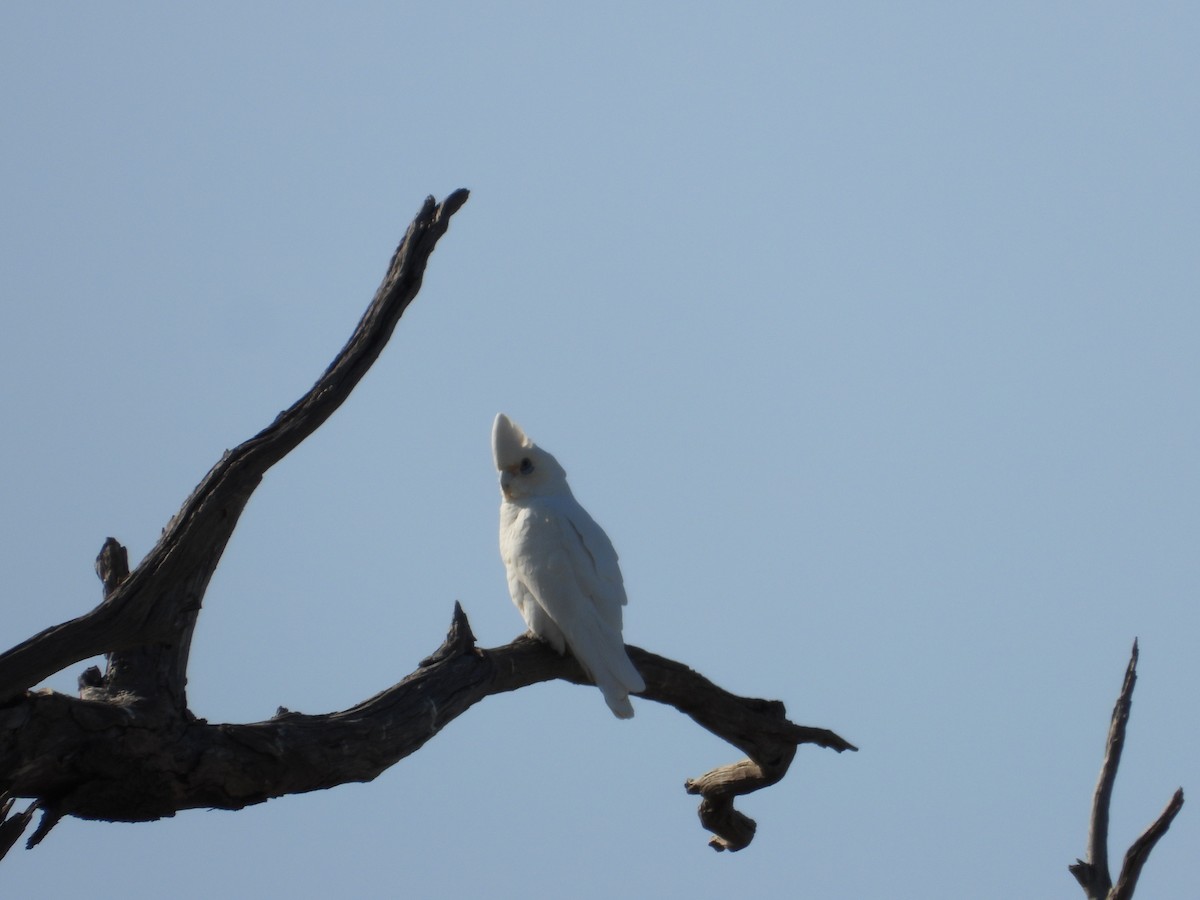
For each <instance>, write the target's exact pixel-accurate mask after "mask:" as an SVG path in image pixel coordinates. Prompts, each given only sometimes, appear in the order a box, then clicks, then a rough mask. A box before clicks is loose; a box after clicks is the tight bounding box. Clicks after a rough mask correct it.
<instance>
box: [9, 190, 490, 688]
mask: <svg viewBox="0 0 1200 900" xmlns="http://www.w3.org/2000/svg"><path fill="white" fill-rule="evenodd" d="M466 200H467V192H466V191H465V190H459V191H455V192H454V193H453V194H451V195H450V196H449V197H447V198H446V200H445V201H444V202H443V203H441V204H438V203H436V202H435V201H434V199H433V198H432V197H430V198H428V199H427V200H426V201H425V205H424V206H423V207H422V209H421V211H420V212H419V213H418V214H417V217H416V218H415V219H414V220H413V223H412V224H411V225H410V226H409V229H408V232H407V233H406V234H405V236H404V239H403V241H401V243H400V246H399V247H398V248H397V250H396V253H395V254H394V256H393V257H392V261H391V265H390V266H389V267H388V271H387V275H386V276H385V277H384V279H383V283H382V284H381V285H380V287H379V290H378V291H377V292H376V294H375V299H374V300H373V301H372V302H371V305H370V306H369V307H368V308H367V311H366V313H365V314H364V315H363V318H362V320H361V321H360V322H359V324H358V327H357V328H356V329H355V331H354V334H353V335H352V336H351V338H350V340H349V342H348V343H347V344H346V346H345V347H344V348H343V349H342V351H341V352H340V353H339V354H338V355H337V357H336V358H335V359H334V361H333V362H332V363H331V364H330V365H329V368H328V369H326V371H325V373H324V374H323V375H322V376H321V378H320V379H319V380H318V381H317V383H316V384H314V385H313V387H312V389H311V390H309V391H308V393H306V394H305V395H304V396H303V397H301V398H300V400H298V401H297V402H296V403H295V404H294V405H293V406H292V407H291V408H290V409H287V410H285V411H284V412H282V413H280V414H279V416H278V417H277V418H276V420H275V421H274V422H273V423H272V424H271V425H270V426H268V427H267V428H265V429H263V430H262V431H261V432H259V433H258V434H257V435H255V436H254V437H253V438H251V439H250V440H248V441H246V442H245V443H243V444H241V445H240V446H238V447H237V448H236V449H234V450H233V451H231V452H228V453H226V454H225V455H224V456H223V457H222V458H221V460H220V461H219V462H218V463H217V464H216V465H215V466H214V467H213V468H212V470H211V471H210V472H209V473H208V475H207V476H205V478H204V480H203V481H201V483H200V484H199V485H198V486H197V487H196V489H195V490H194V491H193V492H192V495H191V496H190V497H189V498H188V499H187V501H186V502H185V503H184V504H183V508H182V509H181V510H180V511H179V513H178V514H177V515H176V516H175V517H174V518H173V519H172V520H171V522H170V524H169V525H168V526H167V528H166V529H165V530H164V532H163V535H162V537H161V538H160V539H159V541H158V543H157V544H156V545H155V547H154V549H153V550H151V551H150V553H149V554H147V556H146V558H145V559H143V560H142V562H141V563H140V564H139V565H138V567H137V569H136V570H135V571H134V572H133V573H132V574H131V575H129V577H128V578H126V579H125V580H124V581H123V582H122V583H120V585H119V586H117V587H116V588H115V589H114V590H113V591H112V592H111V593H109V594H108V595H107V596H106V597H105V599H104V601H103V602H102V603H100V605H99V606H97V607H96V608H95V609H93V610H92V611H91V612H89V613H86V614H85V615H82V616H80V617H79V618H77V619H72V620H71V621H69V622H65V623H63V624H61V625H56V626H54V627H53V628H48V629H46V630H45V631H43V632H41V633H40V634H38V635H35V636H34V637H32V638H30V639H29V640H27V641H25V642H23V643H21V644H18V645H17V646H16V647H13V648H12V649H11V650H9V651H7V652H6V653H4V654H0V703H3V702H6V701H9V700H12V699H13V698H15V697H16V696H18V695H19V694H20V692H21V691H23V690H25V689H26V688H29V687H31V686H33V685H35V684H37V683H38V682H39V681H41V680H42V679H44V678H46V677H48V676H50V675H52V674H54V673H55V672H58V671H59V670H61V669H63V668H65V667H66V666H69V665H70V664H71V663H73V662H78V661H79V660H82V659H87V658H88V657H90V656H97V655H99V654H102V653H111V652H114V651H122V650H129V649H132V648H135V647H145V646H149V645H155V644H157V645H162V646H163V647H165V648H166V649H165V650H164V651H163V653H162V654H161V656H160V657H159V660H160V661H165V666H166V667H165V669H164V671H163V679H164V680H165V682H166V684H165V685H164V687H166V688H167V689H168V690H169V692H170V693H171V694H172V695H173V699H174V705H176V706H178V707H179V708H182V707H183V705H184V703H185V699H184V684H185V681H186V678H185V675H186V670H187V656H188V651H189V648H190V646H191V636H192V629H193V627H194V626H195V621H196V616H197V614H198V613H199V611H200V606H201V602H202V600H203V598H204V592H205V590H206V589H207V587H208V582H209V579H210V578H211V576H212V573H213V571H214V570H215V569H216V566H217V564H218V563H219V562H220V559H221V554H222V553H223V552H224V549H225V545H226V543H227V542H228V540H229V537H230V535H231V534H232V533H233V529H234V527H235V526H236V525H237V522H238V518H239V517H240V515H241V513H242V510H243V509H244V508H245V505H246V502H247V501H248V500H249V499H250V495H251V494H252V493H253V491H254V489H255V487H257V486H258V483H259V481H260V480H261V479H262V476H263V474H264V473H265V472H266V471H267V470H268V469H269V468H270V467H271V466H272V465H274V464H275V463H276V462H278V461H279V460H280V459H282V458H283V457H284V456H285V455H287V453H288V452H290V451H291V450H292V449H294V448H295V447H296V446H297V445H298V444H299V443H300V442H301V441H303V440H304V439H305V438H306V437H308V435H310V434H312V433H313V432H314V431H315V430H316V429H317V428H318V427H320V425H321V424H322V423H323V422H325V420H326V419H328V418H329V416H330V415H332V414H333V412H334V410H336V409H337V408H338V406H340V405H341V403H342V401H344V400H345V399H346V397H347V396H349V394H350V392H351V391H352V390H353V389H354V387H355V385H357V384H358V382H359V380H361V378H362V377H363V375H364V374H366V372H367V370H368V369H369V368H370V366H371V364H372V363H373V362H374V361H375V359H376V358H377V357H378V356H379V353H380V351H382V349H383V347H384V346H385V345H386V344H387V341H388V338H389V337H391V334H392V330H393V329H394V328H395V326H396V323H397V321H399V319H400V316H401V315H402V314H403V313H404V310H405V309H406V308H407V307H408V304H409V303H410V302H412V300H413V298H414V297H415V296H416V294H417V291H418V290H419V289H420V287H421V281H422V278H423V276H424V272H425V265H426V263H427V261H428V259H429V256H430V254H431V253H432V252H433V250H434V247H435V246H436V245H437V241H438V239H439V238H440V237H441V236H442V235H443V234H445V232H446V229H447V227H448V226H449V223H450V217H451V216H452V215H454V213H455V212H456V211H457V210H458V209H460V208H461V207H462V205H463V204H464V203H465V202H466ZM102 577H104V576H103V575H102ZM105 585H106V588H107V587H108V579H105Z"/></svg>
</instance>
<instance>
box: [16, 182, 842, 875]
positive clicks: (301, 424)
mask: <svg viewBox="0 0 1200 900" xmlns="http://www.w3.org/2000/svg"><path fill="white" fill-rule="evenodd" d="M466 200H467V192H466V191H465V190H459V191H455V192H454V193H452V194H451V195H449V196H448V197H447V198H446V199H445V200H444V201H443V202H442V203H440V204H439V203H436V202H435V201H434V199H433V198H432V197H430V198H428V199H427V200H426V201H425V204H424V206H423V207H422V209H421V211H420V212H419V213H418V214H417V216H416V218H415V219H414V220H413V222H412V224H411V225H410V226H409V229H408V231H407V233H406V234H405V236H404V239H403V240H402V241H401V243H400V246H399V247H398V249H397V250H396V253H395V254H394V256H393V257H392V260H391V264H390V265H389V267H388V271H387V274H386V275H385V277H384V280H383V283H382V284H381V285H380V287H379V290H378V291H377V292H376V294H375V297H374V299H373V300H372V302H371V304H370V306H368V308H367V310H366V313H365V314H364V315H363V317H362V320H361V321H360V322H359V324H358V326H357V328H356V329H355V331H354V333H353V335H352V336H351V338H350V340H349V342H348V343H347V344H346V346H345V347H343V348H342V350H341V352H340V353H338V355H337V357H336V358H335V359H334V360H333V362H332V363H330V365H329V367H328V368H327V369H326V370H325V372H324V374H323V375H322V376H321V378H320V379H318V381H317V382H316V384H314V385H313V387H312V388H311V389H310V390H309V391H308V392H307V393H306V394H305V395H304V396H303V397H301V398H300V400H299V401H297V402H296V403H295V404H294V405H293V406H291V407H290V408H289V409H287V410H285V411H284V412H282V413H280V414H279V416H278V417H277V418H276V419H275V421H274V422H273V423H272V424H271V425H269V426H268V427H267V428H265V429H263V430H262V431H261V432H259V433H258V434H257V435H255V436H254V437H252V438H250V439H249V440H247V441H245V442H244V443H242V444H241V445H239V446H238V447H236V448H235V449H234V450H232V451H229V452H227V453H226V454H225V455H224V456H223V457H222V458H221V459H220V460H219V461H218V462H217V464H216V465H215V466H214V467H213V468H212V469H211V470H210V471H209V473H208V474H207V475H206V476H205V478H204V479H203V480H202V481H201V482H200V484H199V485H198V486H197V487H196V489H195V490H194V491H193V492H192V494H191V496H190V497H188V499H187V500H186V501H185V502H184V504H183V507H182V508H181V509H180V511H179V512H178V513H177V514H176V515H175V517H174V518H172V519H171V521H170V523H169V524H168V525H167V527H166V528H165V529H164V531H163V534H162V537H161V538H160V539H159V541H158V543H157V544H156V545H155V546H154V548H153V549H152V550H151V551H150V553H149V554H147V556H146V558H145V559H143V560H142V562H141V563H140V564H139V565H138V566H137V567H136V568H135V569H134V570H133V571H132V572H131V571H130V570H129V566H128V560H127V558H126V553H125V549H124V548H123V547H122V546H121V545H120V544H119V543H118V542H117V541H116V540H115V539H113V538H109V539H108V540H107V541H105V543H104V546H103V548H102V549H101V552H100V556H99V557H98V558H97V560H96V571H97V574H98V575H99V576H100V579H101V581H102V582H103V585H104V599H103V600H102V601H101V602H100V604H99V605H98V606H96V607H95V608H94V609H93V610H91V611H90V612H88V613H85V614H84V615H82V616H80V617H78V618H76V619H72V620H71V621H69V622H65V623H63V624H61V625H57V626H55V627H53V628H48V629H46V630H45V631H43V632H41V633H40V634H37V635H34V636H33V637H31V638H29V639H28V640H26V641H24V642H22V643H20V644H18V645H17V646H15V647H13V648H12V649H10V650H8V651H7V652H5V653H3V654H0V856H3V854H4V852H6V851H7V850H8V848H9V847H11V846H12V844H13V843H14V842H15V841H16V840H17V838H18V837H19V836H20V834H21V833H22V832H23V831H24V829H25V828H26V826H27V825H28V823H29V820H30V818H31V816H32V814H33V812H34V811H35V809H39V808H40V809H41V811H42V813H43V818H42V820H41V823H40V824H39V826H38V828H37V830H36V831H35V833H34V835H33V837H32V838H31V839H30V841H29V846H32V845H33V844H35V843H37V842H38V841H40V840H41V839H42V838H43V837H44V836H45V835H46V834H47V833H48V832H49V830H50V829H51V828H52V827H53V825H54V823H55V822H57V821H58V820H59V819H60V818H61V817H62V816H65V815H71V816H77V817H79V818H84V819H101V820H111V821H149V820H153V819H158V818H162V817H164V816H171V815H173V814H174V813H175V812H176V811H178V810H182V809H193V808H199V807H211V808H218V809H241V808H243V807H246V806H249V805H251V804H255V803H261V802H263V801H265V800H269V799H271V798H273V797H280V796H284V795H286V794H295V793H303V792H305V791H314V790H322V789H325V788H330V787H333V786H335V785H338V784H345V783H347V782H355V781H359V782H361V781H370V780H372V779H373V778H375V777H376V776H377V775H378V774H379V773H380V772H382V771H384V770H385V769H387V768H388V767H389V766H391V765H394V764H395V763H396V762H397V761H399V760H401V759H403V758H404V757H406V756H408V755H409V754H410V753H414V752H416V751H417V750H419V749H420V748H421V747H422V746H423V745H424V744H425V742H426V741H428V740H429V739H430V738H431V737H433V735H435V734H437V733H438V731H440V730H441V729H442V728H444V727H445V726H446V724H447V723H449V722H451V721H452V720H453V719H455V718H456V717H458V716H460V715H462V714H463V713H464V712H466V711H467V710H468V709H470V708H471V707H472V706H473V705H474V704H476V703H478V702H479V701H480V700H482V699H483V698H485V697H488V696H490V695H492V694H497V693H502V692H505V691H513V690H518V689H520V688H522V687H525V686H527V685H530V684H535V683H537V682H541V681H547V680H551V679H564V680H567V681H571V682H575V683H578V684H588V683H590V682H589V681H588V679H587V678H586V676H585V675H584V673H583V671H582V669H581V668H580V667H579V665H578V663H576V662H575V660H574V659H572V658H571V657H570V656H559V655H558V654H556V653H554V652H553V651H552V650H550V649H549V648H547V647H546V646H545V645H544V644H542V643H541V642H539V641H537V640H534V639H531V638H529V637H521V638H518V639H517V640H515V641H513V642H512V643H510V644H507V645H505V646H503V647H496V648H493V649H489V650H481V649H478V648H477V647H476V646H475V639H474V636H473V635H472V634H471V629H470V625H469V623H468V622H467V618H466V615H465V614H464V613H463V611H462V609H461V607H459V606H457V605H456V606H455V612H454V618H453V622H452V625H451V628H450V632H449V634H448V636H447V638H446V640H445V641H444V642H443V644H442V645H441V646H440V647H439V648H438V649H437V650H436V651H435V652H434V653H433V654H432V655H431V656H429V657H428V658H427V659H425V660H423V661H422V662H421V663H420V665H419V667H418V668H417V669H416V671H414V672H412V673H411V674H410V675H408V676H407V677H405V678H404V679H403V680H401V681H400V682H399V683H397V684H395V685H393V686H392V687H390V688H388V689H387V690H384V691H383V692H381V693H379V694H377V695H375V696H374V697H371V698H370V699H368V700H365V701H363V702H362V703H360V704H358V705H357V706H354V707H352V708H350V709H346V710H342V711H340V712H334V713H328V714H325V715H305V714H301V713H295V712H290V711H288V710H285V709H282V708H281V709H280V710H279V712H278V714H277V715H276V716H275V717H274V718H272V719H270V720H269V721H265V722H254V723H249V724H211V723H209V722H206V721H204V720H202V719H197V718H196V717H195V716H193V715H192V714H191V712H190V711H189V710H188V707H187V694H186V690H185V686H186V682H187V663H188V652H189V650H190V647H191V640H192V632H193V629H194V627H195V623H196V618H197V616H198V615H199V613H200V610H201V607H202V602H203V599H204V596H205V592H206V590H207V588H208V584H209V581H210V579H211V577H212V574H213V572H214V571H215V569H216V567H217V565H218V564H219V562H220V560H221V555H222V553H223V552H224V549H225V546H226V544H227V542H228V541H229V539H230V537H231V535H232V534H233V530H234V528H235V527H236V525H237V522H238V519H239V517H240V515H241V513H242V510H243V509H244V508H245V506H246V503H247V501H248V500H249V498H250V496H251V494H252V493H253V491H254V489H255V488H256V487H257V486H258V484H259V482H260V481H261V480H262V477H263V475H264V474H265V473H266V471H267V470H268V469H269V468H270V467H271V466H272V465H274V464H275V463H276V462H278V461H279V460H281V459H282V458H283V457H284V456H286V455H287V454H288V453H289V452H291V450H293V449H294V448H295V447H296V446H298V445H299V444H300V442H301V441H303V440H304V439H305V438H306V437H308V436H309V435H310V434H312V433H313V432H314V431H315V430H316V429H317V428H318V427H320V425H321V424H323V423H324V422H325V420H326V419H328V418H329V416H330V415H331V414H332V413H333V412H334V410H336V409H337V408H338V406H339V405H340V404H341V403H342V402H343V401H344V400H345V399H346V397H347V396H349V394H350V392H351V391H352V390H353V389H354V387H355V386H356V385H357V384H358V382H359V381H360V380H361V379H362V377H363V375H365V374H366V372H367V370H368V369H369V368H370V367H371V365H372V363H374V361H375V360H376V358H377V357H378V356H379V354H380V352H381V351H382V350H383V348H384V346H385V345H386V344H387V341H388V339H389V338H390V337H391V334H392V331H393V329H394V328H395V326H396V324H397V322H398V321H399V319H400V317H401V315H403V313H404V311H405V309H406V308H407V307H408V305H409V303H411V302H412V300H413V299H414V298H415V297H416V295H417V292H418V291H419V289H420V287H421V282H422V279H423V277H424V272H425V268H426V264H427V262H428V260H429V257H430V254H432V252H433V250H434V248H435V247H436V245H437V242H438V240H439V239H440V238H441V236H442V235H443V234H445V233H446V230H447V228H448V226H449V223H450V218H451V217H452V216H453V215H454V213H455V212H457V211H458V210H459V209H460V208H461V207H462V205H463V204H464V203H465V202H466ZM629 652H630V658H631V659H632V660H633V662H634V664H635V665H636V666H637V667H638V669H639V670H640V671H641V673H642V675H643V677H644V678H645V680H646V685H647V687H646V691H645V692H644V693H643V694H642V695H641V696H643V697H645V698H646V699H649V700H654V701H657V702H660V703H666V704H669V705H671V706H674V707H675V708H677V709H679V710H680V711H681V712H684V713H686V714H687V715H689V716H690V717H691V718H692V719H694V720H695V721H696V722H697V723H698V724H700V725H701V726H702V727H704V728H706V729H708V730H709V731H712V732H713V733H714V734H716V735H718V736H720V737H722V738H724V739H725V740H727V741H729V742H730V743H731V744H733V745H734V746H736V747H738V748H739V749H740V750H742V751H743V752H745V753H746V754H747V755H748V756H749V758H748V759H746V760H744V761H742V762H739V763H734V764H732V765H730V766H725V767H722V768H720V769H717V770H715V771H713V772H709V773H708V774H706V775H703V776H701V777H700V778H698V779H695V780H692V781H688V783H687V790H688V791H690V792H692V793H696V794H699V795H701V797H702V802H701V808H700V815H701V820H702V822H703V823H704V824H705V826H706V827H708V828H709V829H710V830H712V831H713V832H714V833H715V837H714V838H713V840H712V841H711V842H710V843H712V845H713V846H714V847H716V848H717V849H729V850H738V849H741V848H743V847H745V846H746V845H747V844H749V842H750V840H751V839H752V837H753V834H754V823H753V821H752V820H750V819H748V818H746V817H745V816H743V815H742V814H741V813H739V812H737V811H736V810H735V809H734V808H733V798H734V797H736V796H740V795H742V794H746V793H749V792H751V791H754V790H758V789H760V788H762V787H766V786H767V785H770V784H774V783H775V782H777V781H778V780H779V779H781V778H782V777H783V776H784V775H785V774H786V772H787V769H788V766H789V764H790V763H791V760H792V757H793V756H794V755H795V751H796V747H797V746H798V745H800V744H816V745H817V746H821V747H827V748H831V749H834V750H837V751H838V752H841V751H843V750H855V749H857V748H855V747H854V746H853V745H851V744H850V743H849V742H847V741H845V740H844V739H842V738H841V737H839V736H838V735H836V734H834V733H833V732H831V731H828V730H826V729H818V728H808V727H804V726H800V725H795V724H793V723H792V722H790V721H788V719H787V718H786V714H785V710H784V707H783V704H782V703H779V702H776V701H765V700H753V699H747V698H743V697H736V696H734V695H732V694H729V693H727V692H726V691H723V690H721V689H720V688H719V687H717V686H716V685H713V684H712V683H711V682H709V681H708V680H707V679H705V678H704V677H703V676H701V675H698V674H697V673H695V672H693V671H692V670H691V669H689V668H688V667H686V666H684V665H682V664H681V663H677V662H674V661H672V660H669V659H665V658H663V657H660V656H656V655H654V654H652V653H648V652H646V651H644V650H640V649H638V648H636V647H630V648H629ZM99 654H105V655H106V658H107V667H106V671H105V672H104V673H103V674H102V673H100V671H99V670H98V669H96V668H94V667H93V668H90V669H88V670H87V671H85V672H84V673H83V674H82V675H81V676H80V695H79V697H70V696H67V695H65V694H59V693H56V692H53V691H31V690H30V688H32V687H33V686H34V685H36V684H37V683H39V682H40V681H42V680H43V679H45V678H46V677H48V676H50V675H52V674H54V673H55V672H58V671H61V670H62V669H63V668H65V667H67V666H69V665H71V664H73V663H76V662H79V661H81V660H84V659H87V658H89V657H91V656H96V655H99ZM17 797H23V798H32V799H34V801H35V802H34V803H33V804H31V805H30V806H29V807H27V808H26V809H25V810H24V811H23V812H20V813H15V814H13V813H12V806H13V798H17Z"/></svg>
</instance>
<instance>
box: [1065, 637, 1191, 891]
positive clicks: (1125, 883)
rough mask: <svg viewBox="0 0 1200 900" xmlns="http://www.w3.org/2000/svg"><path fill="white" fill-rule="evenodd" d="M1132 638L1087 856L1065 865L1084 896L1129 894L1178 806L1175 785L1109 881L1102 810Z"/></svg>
mask: <svg viewBox="0 0 1200 900" xmlns="http://www.w3.org/2000/svg"><path fill="white" fill-rule="evenodd" d="M1137 662H1138V644H1137V641H1136V640H1135V641H1134V642H1133V650H1132V652H1131V653H1130V655H1129V665H1128V666H1126V667H1125V680H1124V681H1123V682H1122V684H1121V693H1120V694H1118V695H1117V702H1116V705H1115V706H1114V707H1113V714H1112V723H1111V724H1110V725H1109V728H1108V740H1107V741H1106V742H1105V745H1104V762H1103V763H1102V764H1101V766H1100V779H1099V780H1098V781H1097V782H1096V792H1095V794H1094V795H1093V796H1092V815H1091V818H1090V819H1089V823H1088V849H1087V859H1086V860H1084V859H1077V860H1075V862H1074V863H1072V864H1071V865H1070V866H1068V867H1067V868H1068V869H1069V870H1070V872H1071V874H1072V875H1074V876H1075V880H1076V881H1078V882H1079V886H1080V887H1082V888H1083V892H1084V893H1085V894H1086V895H1087V898H1088V900H1131V898H1132V897H1133V892H1134V890H1135V889H1136V888H1137V881H1138V877H1139V876H1140V875H1141V874H1142V867H1143V866H1144V865H1145V864H1146V860H1147V859H1149V858H1150V851H1151V850H1153V849H1154V845H1155V844H1157V843H1158V839H1159V838H1161V837H1162V836H1163V835H1164V834H1166V833H1167V829H1168V828H1170V827H1171V822H1173V821H1174V819H1175V816H1176V815H1177V814H1178V813H1179V810H1180V809H1182V808H1183V788H1179V789H1178V790H1176V791H1175V794H1174V796H1172V798H1171V800H1170V802H1169V803H1167V806H1166V808H1165V809H1164V810H1163V811H1162V812H1161V813H1159V816H1158V818H1157V819H1155V820H1154V822H1153V823H1152V824H1151V825H1150V827H1149V828H1147V829H1146V830H1145V831H1144V832H1142V834H1141V836H1140V837H1139V838H1138V839H1137V840H1136V841H1134V842H1133V844H1132V845H1131V846H1130V848H1129V850H1128V851H1127V852H1126V854H1125V861H1124V863H1123V864H1122V866H1121V874H1120V875H1119V876H1118V877H1117V882H1116V884H1115V885H1114V884H1113V880H1112V874H1111V872H1110V871H1109V868H1108V811H1109V806H1110V804H1111V803H1112V793H1113V787H1114V786H1115V785H1116V783H1117V767H1118V766H1120V764H1121V751H1122V750H1123V749H1124V748H1125V730H1126V728H1127V727H1128V725H1129V713H1130V711H1131V710H1132V709H1133V688H1134V685H1136V684H1137Z"/></svg>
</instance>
